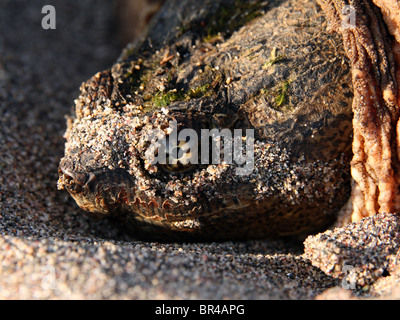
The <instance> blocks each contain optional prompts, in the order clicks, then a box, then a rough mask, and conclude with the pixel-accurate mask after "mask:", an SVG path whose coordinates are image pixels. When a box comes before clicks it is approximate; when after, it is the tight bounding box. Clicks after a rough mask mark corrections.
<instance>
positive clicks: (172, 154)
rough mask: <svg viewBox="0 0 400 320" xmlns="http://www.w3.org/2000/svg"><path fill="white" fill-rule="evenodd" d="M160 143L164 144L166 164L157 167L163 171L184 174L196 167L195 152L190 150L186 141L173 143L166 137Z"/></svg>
mask: <svg viewBox="0 0 400 320" xmlns="http://www.w3.org/2000/svg"><path fill="white" fill-rule="evenodd" d="M162 143H164V144H165V153H166V163H161V164H159V166H160V167H161V168H162V169H163V170H165V171H168V172H185V171H188V170H190V169H193V168H195V167H196V166H197V162H198V161H197V160H198V159H197V152H194V150H192V148H190V144H189V143H188V141H174V140H172V139H169V137H168V136H167V137H166V139H164V140H163V142H162ZM195 159H196V161H194V160H195Z"/></svg>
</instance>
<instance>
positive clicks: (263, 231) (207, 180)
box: [58, 0, 393, 240]
mask: <svg viewBox="0 0 400 320" xmlns="http://www.w3.org/2000/svg"><path fill="white" fill-rule="evenodd" d="M335 4H336V3H335ZM335 4H333V3H332V2H329V1H328V2H322V3H321V5H322V8H323V9H324V10H325V12H326V14H327V16H328V18H329V22H330V23H328V21H326V19H325V17H324V14H323V12H322V10H321V9H320V7H319V6H318V5H317V4H316V3H314V2H313V1H303V0H297V1H294V0H288V1H284V0H274V1H269V2H259V1H246V2H245V1H243V2H242V1H233V0H220V1H204V2H203V1H201V2H199V1H194V0H193V1H192V0H188V1H185V2H183V3H182V2H178V1H177V0H171V1H167V2H166V3H165V5H164V6H163V7H162V9H161V10H160V12H159V13H158V14H157V15H156V17H155V19H154V20H153V22H152V23H151V25H150V27H149V30H148V31H147V33H146V36H144V37H143V38H142V39H140V40H137V41H135V42H134V43H132V44H130V45H129V46H128V47H127V48H126V49H125V50H124V51H123V53H122V55H121V57H120V58H119V59H118V61H117V62H116V63H115V64H114V66H113V67H112V68H111V69H110V70H106V71H103V72H100V73H98V74H96V75H95V76H94V77H93V78H92V79H90V80H89V81H87V82H85V83H84V84H83V85H82V86H81V95H80V97H79V98H78V99H77V100H76V101H75V113H74V115H73V116H72V117H71V118H70V119H69V120H68V128H67V132H66V134H65V137H66V139H67V142H66V149H65V156H64V157H63V158H62V160H61V162H60V168H59V172H60V178H59V182H58V187H59V189H66V190H68V192H69V193H70V194H71V195H72V197H73V198H74V199H75V200H76V202H77V204H78V205H79V206H80V207H81V208H83V209H84V210H86V211H88V212H90V213H91V214H93V215H94V216H99V217H102V216H109V217H112V218H113V219H115V220H118V221H119V222H120V223H122V224H123V225H124V226H125V227H127V228H128V229H130V230H131V232H132V234H133V235H135V236H140V237H147V238H152V239H160V240H171V239H187V240H189V239H200V240H223V239H243V238H262V237H268V236H276V235H290V234H298V233H309V232H314V231H317V230H320V229H321V228H324V227H326V226H328V225H329V224H331V223H332V222H333V221H334V220H335V219H336V217H337V214H338V211H339V209H340V208H341V207H342V206H343V205H344V204H345V203H346V201H347V199H348V198H349V195H350V190H351V188H350V160H351V157H352V150H351V141H352V129H353V128H352V121H353V120H352V119H353V109H355V106H356V105H357V102H354V101H353V92H355V94H356V97H355V99H356V98H357V97H358V98H359V97H360V92H363V91H362V90H361V89H359V88H354V89H353V83H356V84H358V83H357V82H355V80H354V77H355V76H357V74H356V72H355V71H354V70H355V68H354V65H355V64H356V63H357V61H356V60H357V58H356V57H354V51H353V52H350V53H349V50H352V49H353V48H354V41H353V42H351V40H349V39H348V38H346V37H345V38H344V40H345V41H344V45H343V41H342V38H341V37H340V36H339V35H338V34H336V33H332V32H330V30H329V28H330V29H332V28H337V29H340V28H342V29H346V28H345V27H343V26H342V27H338V21H343V19H340V18H341V16H340V14H343V11H342V7H343V5H344V3H340V5H336V6H335ZM368 5H370V6H371V8H372V9H373V10H375V11H374V12H373V14H379V10H377V8H376V7H373V5H372V4H370V3H369V2H368ZM352 8H355V10H356V12H355V13H356V14H357V13H360V14H363V12H364V11H362V10H364V8H363V7H362V6H361V9H360V5H358V2H357V1H356V2H355V3H354V7H352ZM360 10H361V11H360ZM344 15H346V14H345V13H344ZM363 17H364V16H363ZM338 19H339V20H338ZM363 19H364V18H363ZM377 19H380V20H379V21H378V22H380V24H379V26H381V27H382V28H385V26H384V24H383V23H382V21H381V20H382V19H381V17H379V18H377ZM357 21H358V20H357ZM335 23H336V24H335ZM357 23H360V26H361V27H365V23H368V19H366V20H365V21H364V20H362V21H361V22H357ZM358 28H359V25H357V24H356V25H355V26H354V25H351V24H350V25H349V26H348V29H349V30H345V31H343V32H350V33H351V32H354V30H358ZM382 28H381V29H382ZM364 31H365V30H364ZM373 31H376V30H373ZM378 31H379V32H386V33H385V36H386V38H384V39H383V40H382V41H383V42H385V41H386V42H388V38H387V37H389V35H388V32H387V31H386V29H385V30H383V31H382V30H378ZM356 42H357V41H356ZM350 44H351V45H353V47H351V45H350ZM369 48H370V49H371V47H369ZM372 49H374V48H372ZM372 49H371V50H372ZM346 50H347V51H346ZM383 52H384V53H387V51H383ZM346 53H347V55H346ZM367 53H368V52H367ZM348 56H349V57H350V60H349V58H348ZM380 61H382V60H380ZM373 62H374V61H373ZM372 66H374V65H373V64H372ZM351 67H353V69H351ZM379 67H381V69H382V68H385V66H382V65H380V66H379ZM381 69H379V68H378V69H374V70H373V71H374V72H375V74H374V75H375V76H376V75H378V74H379V71H380V70H381ZM357 70H358V69H357ZM360 70H361V71H362V69H360ZM361 71H360V72H361ZM360 74H361V73H360ZM362 76H363V74H362V75H360V78H362ZM391 76H393V72H392V73H391ZM352 80H353V81H352ZM382 81H383V82H384V80H382ZM352 101H353V109H352ZM358 114H359V112H358V110H356V112H355V115H356V116H357V115H358ZM366 120H368V119H363V120H362V121H364V122H363V124H364V125H365V121H366ZM171 121H172V122H171ZM171 123H176V126H177V128H175V129H176V131H177V132H182V131H184V129H191V130H192V131H191V132H194V133H195V134H196V135H195V136H196V137H198V138H199V140H208V142H210V143H208V144H204V146H205V147H203V144H202V142H203V141H199V143H197V144H196V145H197V146H202V147H201V148H200V147H199V150H198V154H197V152H192V151H193V150H192V149H190V152H188V150H187V149H184V148H183V147H182V143H183V144H184V143H185V142H188V140H187V137H186V139H183V140H181V141H178V143H175V144H173V143H172V138H171V133H172V132H173V131H174V128H171ZM205 129H208V130H212V129H214V130H216V131H217V132H220V133H221V132H227V131H226V130H228V132H233V133H240V137H239V139H238V141H239V143H238V144H234V146H236V147H238V146H239V147H240V148H239V149H240V151H241V152H242V151H243V152H248V154H247V155H246V159H249V163H247V162H246V164H250V166H249V167H250V170H247V171H246V170H245V173H243V172H242V173H241V174H238V172H241V171H240V169H243V162H241V161H237V159H236V158H235V157H234V158H233V160H232V159H229V157H228V159H226V158H224V157H222V158H223V161H222V159H221V158H218V157H217V158H215V157H212V156H210V154H213V153H212V152H213V151H214V150H211V149H213V146H216V145H218V144H217V143H215V144H213V142H214V140H218V137H217V139H215V137H213V136H206V139H203V138H204V137H203V136H202V132H204V130H205ZM246 129H247V130H248V131H246ZM249 129H250V131H249ZM224 130H225V131H224ZM247 133H249V135H246V134H247ZM356 134H358V135H359V134H360V133H359V132H355V135H356ZM168 138H169V140H168ZM219 138H221V137H219ZM223 138H224V139H222V140H223V143H222V141H221V139H219V140H218V141H219V142H220V144H219V146H220V147H221V146H222V147H221V148H222V149H224V148H228V147H229V145H230V143H231V142H232V140H233V139H234V136H233V135H231V136H230V135H228V138H227V139H225V138H226V137H225V136H224V137H223ZM230 140H231V142H230ZM160 141H161V143H160ZM240 141H241V142H240ZM192 145H193V144H192ZM154 146H158V149H157V150H158V151H157V152H159V151H160V150H163V151H164V152H166V153H167V157H166V159H167V160H169V159H171V158H174V157H172V156H171V155H172V149H173V148H175V149H176V150H177V153H179V154H180V158H179V159H178V158H174V159H172V160H174V161H172V162H168V161H167V162H162V161H158V162H157V161H156V162H154V161H153V160H154V158H157V156H158V154H157V152H155V153H154V152H153V151H154ZM160 146H161V149H160ZM210 146H211V147H210ZM221 148H220V150H221ZM246 148H247V150H246ZM149 151H152V152H149ZM366 152H367V153H368V152H369V150H366ZM149 154H151V155H149ZM193 154H196V156H194V157H193ZM203 154H205V155H206V156H205V157H203V156H202V155H203ZM200 155H201V156H200ZM356 155H357V154H356ZM197 156H198V158H197ZM247 156H248V157H247ZM188 158H190V160H191V161H187V160H188ZM238 159H239V158H238ZM197 160H199V161H197ZM229 160H230V161H229ZM354 163H356V162H354V159H353V163H352V164H354ZM356 166H360V163H359V162H357V163H356ZM246 169H249V168H246ZM352 170H353V171H352V172H354V167H353V168H352ZM356 189H357V186H356V187H353V191H354V190H356ZM361 189H362V188H361ZM357 190H360V188H359V189H357ZM378 193H379V192H378ZM346 208H347V209H348V208H349V206H347V207H346Z"/></svg>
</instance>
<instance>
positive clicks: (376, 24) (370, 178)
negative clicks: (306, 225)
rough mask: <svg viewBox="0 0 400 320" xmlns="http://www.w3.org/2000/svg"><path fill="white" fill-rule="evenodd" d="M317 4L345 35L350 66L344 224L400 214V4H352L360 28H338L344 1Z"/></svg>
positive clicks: (381, 0) (379, 1)
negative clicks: (351, 89)
mask: <svg viewBox="0 0 400 320" xmlns="http://www.w3.org/2000/svg"><path fill="white" fill-rule="evenodd" d="M319 3H320V4H321V7H322V8H323V10H324V11H325V13H326V15H327V17H328V18H329V19H330V21H331V26H332V28H333V29H334V30H336V31H338V32H340V33H341V34H342V35H343V39H344V47H345V49H346V52H347V55H348V56H349V58H350V61H351V66H352V78H353V79H352V81H353V87H354V100H353V112H354V118H353V127H354V140H353V153H354V156H353V160H352V162H351V173H352V177H353V179H354V183H353V189H352V195H351V199H350V201H349V203H348V205H347V206H346V207H345V208H344V209H343V210H342V215H343V220H344V222H346V221H349V220H350V219H351V220H353V221H357V220H360V219H361V218H363V217H367V216H373V215H375V214H376V213H383V212H392V213H396V212H398V211H399V209H400V194H399V182H400V180H399V178H400V177H399V137H398V133H399V130H398V128H399V103H400V101H399V99H400V97H399V86H398V84H399V81H400V50H399V30H400V20H399V19H400V18H399V17H400V5H399V2H398V1H391V0H376V1H374V2H372V1H363V2H361V1H350V2H349V4H350V5H351V6H352V7H353V8H354V10H355V16H356V18H357V19H356V26H355V27H354V28H347V29H345V28H340V27H339V21H340V12H342V10H343V6H344V5H346V3H344V2H342V1H324V0H323V1H319ZM361 3H362V4H361ZM374 3H375V4H374Z"/></svg>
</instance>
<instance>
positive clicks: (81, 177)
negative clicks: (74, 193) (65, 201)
mask: <svg viewBox="0 0 400 320" xmlns="http://www.w3.org/2000/svg"><path fill="white" fill-rule="evenodd" d="M59 172H60V174H62V175H63V178H64V182H65V184H66V185H68V186H69V187H70V188H71V187H72V188H73V189H82V187H83V186H85V184H86V183H87V182H88V181H89V180H90V179H89V177H90V175H89V174H86V173H80V172H73V171H70V170H68V169H64V168H60V169H59Z"/></svg>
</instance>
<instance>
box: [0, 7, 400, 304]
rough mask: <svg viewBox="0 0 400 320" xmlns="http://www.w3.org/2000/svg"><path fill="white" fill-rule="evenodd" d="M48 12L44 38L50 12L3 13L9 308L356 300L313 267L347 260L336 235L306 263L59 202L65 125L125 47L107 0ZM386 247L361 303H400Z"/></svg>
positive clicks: (3, 256)
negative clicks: (190, 238) (143, 233)
mask: <svg viewBox="0 0 400 320" xmlns="http://www.w3.org/2000/svg"><path fill="white" fill-rule="evenodd" d="M51 3H52V4H53V5H54V6H55V8H56V10H57V29H56V30H43V29H42V28H41V19H42V17H43V15H42V14H41V8H42V6H43V5H45V4H47V3H46V2H45V1H29V0H2V1H1V2H0V30H1V33H0V122H1V123H0V141H1V143H0V208H1V211H0V298H1V299H313V298H318V299H324V298H327V299H333V298H339V299H350V298H355V297H356V296H355V295H354V293H353V291H351V290H346V289H344V288H346V284H348V283H351V281H350V280H351V279H350V280H349V281H350V282H349V281H347V282H346V281H345V282H343V280H341V279H336V278H335V277H336V276H338V274H339V276H340V274H342V275H343V272H342V273H340V271H338V272H337V273H332V274H329V275H327V274H325V273H324V272H323V271H321V269H319V268H322V269H324V267H323V266H322V265H320V264H318V259H317V258H316V259H315V261H313V262H314V264H315V265H317V266H313V265H312V263H311V262H310V261H309V260H308V258H309V257H313V254H314V253H315V252H316V250H319V249H321V248H322V249H324V248H328V249H327V250H328V251H329V250H331V249H332V248H333V249H332V250H333V251H334V250H339V254H337V255H338V256H341V255H340V252H341V251H340V249H335V248H336V247H337V246H335V245H333V244H332V243H333V242H329V241H328V240H329V239H331V238H329V237H330V236H329V235H328V236H326V237H325V238H323V239H321V238H320V237H319V238H310V239H309V240H308V243H309V247H308V248H310V249H309V250H310V251H309V253H308V255H307V254H303V251H304V249H303V245H302V243H301V242H300V241H295V240H288V239H283V240H282V239H281V240H274V241H272V240H268V241H267V240H266V241H250V242H224V243H191V244H186V243H184V244H182V243H164V244H162V243H151V242H142V241H136V240H132V239H130V238H128V237H127V236H126V235H123V234H121V233H120V232H119V231H118V230H117V229H116V228H115V227H113V226H111V225H109V224H108V223H107V221H94V220H91V219H89V218H87V217H85V216H84V215H83V214H82V211H81V210H80V209H79V208H78V207H77V206H76V205H75V203H74V202H73V201H72V200H71V198H70V197H69V196H68V195H67V194H66V193H65V192H60V191H57V188H56V182H57V178H58V174H57V167H58V162H59V160H60V158H61V157H62V155H63V148H64V145H63V144H64V139H63V137H62V135H63V133H64V131H65V128H66V121H65V118H64V116H65V114H67V113H69V112H70V110H71V107H72V105H73V100H74V99H75V98H76V97H77V94H78V88H79V86H80V84H81V82H82V81H84V80H86V79H88V78H89V77H91V76H92V75H93V74H95V73H96V72H97V71H100V70H103V69H106V68H108V67H109V66H111V64H112V63H113V61H115V60H116V59H117V57H118V54H119V52H120V50H121V48H119V47H118V43H117V41H116V39H115V37H113V33H114V32H115V26H113V23H112V22H113V21H115V19H113V15H112V13H113V10H112V6H111V4H110V1H107V0H102V1H99V0H85V1H61V0H58V1H51ZM390 219H392V220H390ZM393 219H394V218H393V217H388V218H387V219H386V220H385V221H386V223H389V224H390V223H392V222H393ZM355 228H356V227H355ZM356 229H357V228H356ZM358 229H360V228H358ZM358 229H357V230H358ZM361 229H362V228H361ZM380 230H381V231H382V228H381V229H380ZM396 230H397V229H396ZM396 232H397V231H396ZM377 237H378V238H379V234H378V235H377ZM393 237H394V238H393V239H395V240H396V241H397V240H398V238H396V236H393ZM327 239H328V240H327ZM340 239H341V238H340V237H334V240H338V241H340ZM346 241H347V240H346ZM326 243H329V244H328V245H326ZM396 243H397V242H396ZM316 247H317V249H315V248H316ZM339 247H340V246H339ZM385 248H387V246H386V247H385V246H383V251H384V253H383V254H382V255H383V256H384V258H383V260H382V261H384V263H386V265H388V264H390V265H391V267H390V269H388V270H389V271H388V270H386V271H384V270H382V273H383V274H378V276H374V278H373V280H372V282H368V286H367V285H366V284H364V283H362V282H357V285H359V284H360V286H361V289H360V288H359V287H358V288H357V290H356V291H354V292H356V293H358V294H361V295H363V296H364V297H375V296H376V294H382V295H384V296H385V297H389V298H396V297H397V298H398V297H400V290H399V289H398V288H397V285H396V284H397V283H398V282H399V280H398V279H399V276H398V274H399V273H400V272H399V270H398V269H399V268H397V267H396V265H397V264H396V262H397V261H396V259H393V257H396V250H398V247H397V246H395V245H394V246H392V247H391V248H392V249H391V251H390V250H389V251H390V252H389V251H385V250H386V249H385ZM313 250H314V251H313ZM360 250H361V251H351V250H350V251H348V252H347V251H346V252H345V253H344V254H346V255H350V256H351V255H353V253H354V252H358V254H360V252H361V254H362V253H363V252H364V251H362V248H361V249H360ZM328 256H330V257H332V254H328ZM389 256H390V257H389ZM352 261H354V264H357V263H361V265H362V263H363V260H362V259H361V258H359V259H358V260H357V259H355V260H352ZM360 261H361V262H360ZM357 266H358V265H357ZM357 266H355V267H357ZM325 271H327V272H328V273H329V272H330V271H329V270H325ZM342 271H343V270H342ZM360 281H361V280H360ZM351 284H352V283H351ZM328 288H331V289H329V290H328V291H326V290H327V289H328ZM393 288H394V289H393ZM388 294H389V296H388Z"/></svg>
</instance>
